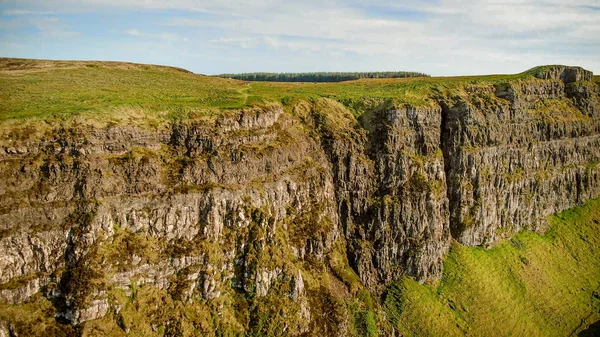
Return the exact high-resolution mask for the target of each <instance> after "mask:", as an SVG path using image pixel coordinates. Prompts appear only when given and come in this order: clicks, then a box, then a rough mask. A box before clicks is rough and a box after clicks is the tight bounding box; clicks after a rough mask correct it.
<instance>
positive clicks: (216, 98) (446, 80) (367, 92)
mask: <svg viewBox="0 0 600 337" xmlns="http://www.w3.org/2000/svg"><path fill="white" fill-rule="evenodd" d="M531 78H533V77H532V76H531V74H530V72H524V73H521V74H517V75H488V76H466V77H437V78H436V77H432V78H428V77H420V78H402V79H361V80H355V81H346V82H336V83H276V82H252V83H246V82H244V81H238V80H232V79H223V78H218V77H209V76H204V75H197V74H193V73H190V72H188V71H185V70H182V69H178V68H171V67H163V66H151V65H141V64H131V63H119V62H95V61H89V62H85V61H76V62H65V61H38V60H21V59H0V122H2V121H7V120H12V119H22V118H38V119H44V120H46V121H53V120H63V119H65V118H70V117H73V116H85V117H86V118H95V119H102V118H107V119H111V118H112V119H122V116H123V115H126V116H128V117H132V118H139V117H140V115H143V117H152V118H157V119H159V120H160V119H166V120H169V119H172V118H194V117H197V116H204V115H212V114H217V113H220V112H221V111H223V110H228V109H239V108H243V107H249V106H261V105H266V104H271V103H277V104H282V105H284V106H290V105H292V104H293V103H294V102H296V101H297V100H298V99H310V98H317V97H327V98H331V99H334V100H337V101H339V102H341V103H343V104H344V105H346V106H347V107H348V108H350V110H351V111H353V113H355V114H360V113H362V112H363V111H364V109H366V108H368V107H372V106H373V105H379V104H381V103H383V102H386V101H389V102H391V103H393V104H404V103H408V104H412V105H425V106H430V105H432V104H434V103H433V100H431V99H430V98H431V97H432V96H435V95H438V94H439V93H445V94H448V93H453V92H454V91H457V92H462V91H463V90H464V88H465V86H468V85H470V84H473V83H477V84H490V83H500V82H506V81H507V80H518V79H531Z"/></svg>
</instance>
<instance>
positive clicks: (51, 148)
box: [0, 67, 600, 335]
mask: <svg viewBox="0 0 600 337" xmlns="http://www.w3.org/2000/svg"><path fill="white" fill-rule="evenodd" d="M534 75H535V76H536V77H537V78H529V79H527V80H518V81H507V82H506V83H500V84H498V83H495V84H485V83H484V84H473V85H466V86H465V88H464V91H461V92H460V93H458V94H456V93H455V94H449V93H442V92H441V91H438V92H437V94H435V95H433V96H432V98H431V104H430V105H429V106H427V107H417V106H409V105H401V106H396V105H393V104H391V103H390V102H383V103H381V104H379V103H378V104H376V105H374V106H372V107H370V108H369V109H368V111H367V112H366V113H365V114H363V115H362V116H361V117H360V118H359V119H358V120H357V119H356V118H355V117H354V116H352V114H351V113H350V112H349V111H348V110H347V109H346V108H345V107H344V106H342V105H341V104H339V103H337V102H334V101H332V100H328V99H318V100H313V101H303V102H300V103H298V104H296V105H295V106H294V107H293V111H292V112H291V113H289V112H286V111H284V110H283V109H282V108H281V107H279V106H269V107H265V108H256V109H247V110H242V111H233V112H224V113H223V114H222V115H219V116H218V117H207V118H204V119H198V120H190V121H177V122H173V123H171V124H170V125H164V126H159V127H156V128H155V129H148V128H142V127H134V126H107V127H105V128H99V127H94V126H85V125H62V126H60V127H56V128H53V129H52V130H50V131H49V132H48V133H47V137H45V138H44V139H25V140H20V141H15V142H11V143H10V144H8V143H7V144H2V146H0V174H1V175H2V177H4V179H1V180H0V196H1V198H0V244H1V247H2V250H0V300H2V301H4V302H6V303H9V304H18V303H22V302H25V301H27V300H28V299H29V298H31V297H32V296H34V295H35V294H38V293H40V292H41V293H42V294H43V296H44V297H45V298H47V299H49V300H51V301H52V303H53V305H54V307H55V308H56V315H57V316H58V318H59V320H63V321H64V322H65V323H69V324H71V325H74V326H76V325H81V324H82V323H84V322H87V321H90V320H95V319H100V318H103V317H111V318H110V319H109V320H110V321H111V322H112V321H114V322H115V324H117V325H118V326H119V327H120V328H122V329H123V330H124V331H129V330H128V329H131V326H132V324H134V323H132V322H130V321H128V320H127V317H128V316H126V315H125V314H124V313H125V312H126V311H127V310H128V309H127V305H126V303H127V301H124V300H123V298H129V299H130V300H129V301H134V300H135V298H139V297H140V296H141V295H140V294H141V293H144V291H146V292H148V291H150V290H144V289H150V288H152V289H157V291H161V293H160V294H163V295H160V296H163V297H162V300H165V299H164V298H165V296H167V297H168V299H169V301H179V302H181V303H202V305H203V307H202V308H204V309H202V310H206V312H207V314H206V315H208V317H210V316H211V315H212V316H213V317H219V318H218V319H217V320H219V319H220V320H223V322H225V323H223V324H228V326H230V327H233V328H232V329H237V330H236V331H237V333H242V332H243V331H247V330H252V331H254V332H255V333H263V334H269V333H273V334H274V333H275V332H276V331H272V330H268V331H267V330H264V329H265V326H270V325H268V324H267V323H264V322H263V321H261V318H260V317H263V316H256V317H254V316H252V317H242V316H239V315H238V314H236V312H237V311H236V310H237V309H236V308H244V306H245V307H246V308H249V307H252V308H253V310H252V311H253V312H257V315H261V313H262V314H264V315H266V316H265V317H270V318H269V320H273V317H279V316H277V315H281V317H282V318H281V320H280V321H277V322H278V323H277V324H279V325H278V326H279V327H280V328H281V329H282V331H280V332H281V333H286V334H296V333H297V334H302V333H307V332H311V333H313V334H316V333H321V334H325V335H346V334H353V333H355V332H356V331H355V330H353V329H354V328H352V327H351V326H349V323H348V321H349V319H350V317H352V313H351V312H348V311H344V310H341V309H339V307H338V306H336V304H335V303H336V302H335V298H344V297H345V296H346V297H347V296H350V294H349V293H352V294H354V293H356V289H354V290H352V289H353V287H356V284H355V283H353V282H354V281H352V280H353V278H357V279H359V280H360V282H359V283H360V285H359V287H366V288H367V289H369V290H370V291H372V292H373V293H374V294H378V293H381V291H383V290H384V289H385V286H386V285H387V284H389V282H391V281H393V280H395V279H398V278H399V277H401V276H402V275H408V276H411V277H414V278H415V279H417V280H420V281H425V280H429V279H436V278H439V277H440V276H441V273H442V260H443V257H444V255H445V254H446V252H447V251H448V248H449V244H450V237H451V235H450V233H452V237H453V238H455V239H456V240H458V241H459V242H461V243H463V244H466V245H488V244H492V243H494V242H496V241H497V240H500V239H503V238H508V237H510V236H511V234H513V233H515V232H516V231H518V230H520V229H522V228H531V229H543V227H544V221H543V219H544V217H545V216H546V215H548V214H551V213H553V212H557V211H560V210H563V209H566V208H569V207H572V206H573V205H575V204H577V203H580V202H582V201H584V200H586V199H588V198H591V197H595V196H598V195H600V168H599V167H598V162H599V161H600V90H599V88H598V86H597V85H596V84H593V83H591V82H589V81H590V80H591V73H590V72H587V71H585V70H582V69H580V68H569V67H555V68H551V69H550V70H544V71H539V72H537V73H535V74H534ZM344 268H345V269H344ZM323 275H325V276H323ZM149 287H150V288H149ZM140 288H141V289H142V291H141V290H139V289H140ZM241 294H243V295H241ZM165 301H166V300H165ZM273 301H279V302H277V303H278V304H277V305H280V306H281V308H282V310H281V312H279V313H278V314H272V313H270V314H269V315H271V316H268V315H267V314H266V313H264V312H262V311H261V310H267V309H265V308H269V306H274V305H275V304H274V303H275V302H273ZM164 303H167V302H164ZM168 303H172V302H168ZM173 303H174V302H173ZM173 305H174V304H173ZM198 310H200V309H198ZM240 310H241V309H240ZM340 310H341V311H340ZM245 311H246V312H248V311H249V310H245ZM227 312H230V316H231V317H235V318H226V317H229V316H227V315H228V314H227ZM324 312H331V313H332V314H331V315H329V316H327V317H323V313H324ZM273 315H275V316H273ZM359 316H360V315H359ZM152 317H154V316H152ZM157 317H158V316H157ZM169 317H171V316H169ZM332 317H333V318H332ZM152 319H156V321H152ZM227 319H230V321H227ZM148 320H149V323H148V324H150V325H149V326H151V327H152V329H153V330H152V331H158V330H154V327H155V326H156V327H158V326H163V328H165V329H167V330H168V329H174V330H172V331H183V330H185V327H183V326H181V322H179V321H177V320H175V321H174V320H173V319H172V318H170V319H169V320H163V321H159V320H158V318H148ZM176 321H177V322H179V323H177V324H179V325H177V324H176V323H174V322H176ZM213 321H214V320H213ZM275 321H276V320H275ZM261 322H262V323H261ZM0 323H1V324H3V325H0V327H2V329H3V330H2V331H5V330H6V331H8V330H7V329H8V328H4V327H5V326H6V327H8V326H9V325H10V324H12V323H10V324H9V323H4V322H0ZM263 323H264V324H266V325H264V326H263V325H261V324H263ZM190 324H191V323H190ZM194 324H195V325H194V329H196V331H202V329H207V330H206V331H210V330H211V329H215V327H214V326H209V327H206V326H204V325H202V324H200V323H197V324H196V323H194ZM215 324H216V323H215ZM10 326H12V325H10ZM11 329H12V328H11ZM156 329H158V328H156ZM261 329H263V330H261ZM11 331H12V330H11ZM149 331H150V330H149ZM169 331H171V330H169Z"/></svg>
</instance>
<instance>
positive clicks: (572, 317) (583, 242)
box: [385, 199, 600, 336]
mask: <svg viewBox="0 0 600 337" xmlns="http://www.w3.org/2000/svg"><path fill="white" fill-rule="evenodd" d="M599 292H600V199H596V200H591V201H588V202H587V203H586V204H585V205H584V206H581V207H578V208H575V209H572V210H569V211H566V212H563V213H561V214H559V215H557V216H554V217H553V218H552V226H551V228H550V230H549V231H548V232H547V233H546V234H544V235H536V234H535V233H532V232H522V233H519V234H518V235H517V236H516V237H514V238H513V239H512V240H511V241H509V242H504V243H502V244H500V245H499V246H497V247H495V248H493V249H490V250H485V249H482V248H475V247H464V246H462V245H459V244H456V243H455V244H453V245H452V248H451V251H450V254H449V255H448V257H447V258H446V261H445V265H444V276H443V279H442V280H441V281H440V282H439V283H438V284H436V285H420V284H418V283H416V282H414V281H411V280H408V279H407V280H404V281H403V282H402V283H398V284H394V285H392V286H391V287H390V289H389V290H388V296H387V298H386V301H385V306H386V310H387V312H388V315H390V317H392V318H393V320H394V322H395V323H396V324H397V326H398V328H399V330H400V331H401V332H402V333H404V334H405V335H406V336H459V335H464V334H467V335H473V336H569V335H571V334H572V333H574V332H576V331H578V330H581V329H583V328H585V327H586V326H587V325H589V324H591V323H593V322H595V321H597V320H599V319H600V298H599V297H597V296H598V295H597V294H598V293H599ZM594 293H595V294H596V295H595V296H594ZM582 318H586V319H585V322H582Z"/></svg>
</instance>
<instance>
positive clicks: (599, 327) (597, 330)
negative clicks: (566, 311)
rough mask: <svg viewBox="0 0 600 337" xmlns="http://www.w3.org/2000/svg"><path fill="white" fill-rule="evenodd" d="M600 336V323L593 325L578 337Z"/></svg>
mask: <svg viewBox="0 0 600 337" xmlns="http://www.w3.org/2000/svg"><path fill="white" fill-rule="evenodd" d="M598 336H600V321H597V322H596V323H593V324H592V325H590V326H589V327H588V328H587V329H585V330H583V331H581V332H580V333H578V334H577V337H598Z"/></svg>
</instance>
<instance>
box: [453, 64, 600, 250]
mask: <svg viewBox="0 0 600 337" xmlns="http://www.w3.org/2000/svg"><path fill="white" fill-rule="evenodd" d="M554 70H555V71H552V72H547V73H544V74H542V75H543V76H542V77H543V78H546V80H544V81H539V80H529V81H519V82H516V83H507V84H505V85H496V86H492V85H490V86H487V87H483V88H482V87H479V88H477V91H476V92H473V93H471V94H470V95H469V96H467V97H460V98H458V99H455V100H450V101H446V102H443V103H442V106H443V116H444V127H443V136H442V147H443V152H444V157H445V165H446V171H447V177H446V179H447V181H448V195H449V200H450V223H451V224H452V234H453V237H455V238H456V239H457V240H458V241H459V242H461V243H463V244H466V245H482V244H488V243H492V242H494V241H496V240H498V239H502V238H506V237H509V236H510V235H511V234H512V233H514V232H516V231H519V230H520V229H522V228H530V227H531V228H533V229H541V228H543V227H544V218H545V216H547V215H548V214H552V213H554V212H558V211H561V210H565V209H567V208H569V207H572V206H573V205H576V204H578V203H581V202H582V201H584V200H586V199H588V198H591V197H594V196H597V195H598V194H600V180H599V179H600V176H599V174H598V173H599V171H598V165H597V164H598V159H599V158H600V137H599V131H600V112H599V111H598V93H599V91H598V86H597V85H594V84H591V83H589V82H574V83H571V82H573V81H576V80H590V79H591V75H590V73H589V72H587V71H584V70H581V69H579V68H564V67H559V68H558V69H554ZM567 81H571V82H567Z"/></svg>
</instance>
